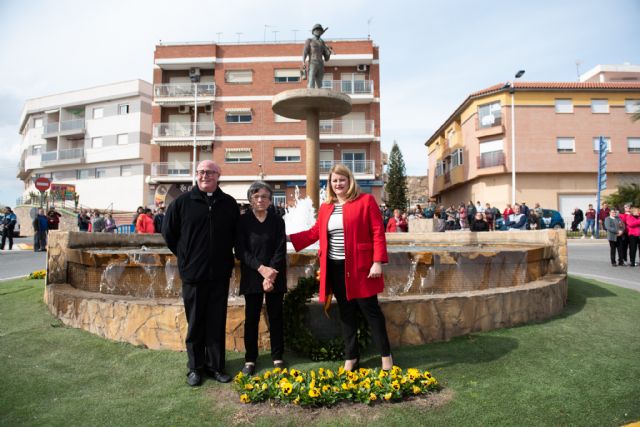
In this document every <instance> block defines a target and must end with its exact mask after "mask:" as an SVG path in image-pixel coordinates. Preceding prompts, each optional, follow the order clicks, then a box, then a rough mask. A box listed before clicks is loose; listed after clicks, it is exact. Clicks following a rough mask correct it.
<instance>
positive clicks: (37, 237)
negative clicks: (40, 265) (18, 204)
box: [33, 208, 49, 252]
mask: <svg viewBox="0 0 640 427" xmlns="http://www.w3.org/2000/svg"><path fill="white" fill-rule="evenodd" d="M48 231H49V220H48V219H47V216H46V215H45V214H44V209H42V208H40V209H38V215H37V216H36V217H35V219H34V220H33V251H34V252H44V251H46V250H47V232H48Z"/></svg>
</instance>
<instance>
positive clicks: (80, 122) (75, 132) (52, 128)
mask: <svg viewBox="0 0 640 427" xmlns="http://www.w3.org/2000/svg"><path fill="white" fill-rule="evenodd" d="M84 132H85V121H84V119H73V120H65V121H62V122H53V123H47V124H46V125H45V127H44V131H43V134H42V137H43V138H51V137H56V136H82V135H84Z"/></svg>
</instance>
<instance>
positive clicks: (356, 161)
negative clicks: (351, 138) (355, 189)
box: [342, 151, 367, 174]
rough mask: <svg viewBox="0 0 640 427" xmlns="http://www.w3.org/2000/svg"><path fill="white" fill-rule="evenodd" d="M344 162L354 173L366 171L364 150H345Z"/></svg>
mask: <svg viewBox="0 0 640 427" xmlns="http://www.w3.org/2000/svg"><path fill="white" fill-rule="evenodd" d="M342 163H344V164H345V165H346V166H347V167H348V168H349V169H351V172H353V173H354V174H363V173H366V163H367V162H366V153H365V152H364V151H343V152H342Z"/></svg>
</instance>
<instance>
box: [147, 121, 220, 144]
mask: <svg viewBox="0 0 640 427" xmlns="http://www.w3.org/2000/svg"><path fill="white" fill-rule="evenodd" d="M215 136H216V126H215V123H213V122H198V123H196V135H195V138H196V145H209V144H211V142H213V139H214V137H215ZM153 143H154V144H158V145H161V146H177V145H192V144H193V123H154V124H153Z"/></svg>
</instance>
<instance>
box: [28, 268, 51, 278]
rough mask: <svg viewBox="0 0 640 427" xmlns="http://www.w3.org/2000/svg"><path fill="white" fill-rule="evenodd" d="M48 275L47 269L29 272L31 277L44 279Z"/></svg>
mask: <svg viewBox="0 0 640 427" xmlns="http://www.w3.org/2000/svg"><path fill="white" fill-rule="evenodd" d="M46 276H47V272H46V270H36V271H33V272H32V273H31V274H29V279H44V278H45V277H46Z"/></svg>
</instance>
